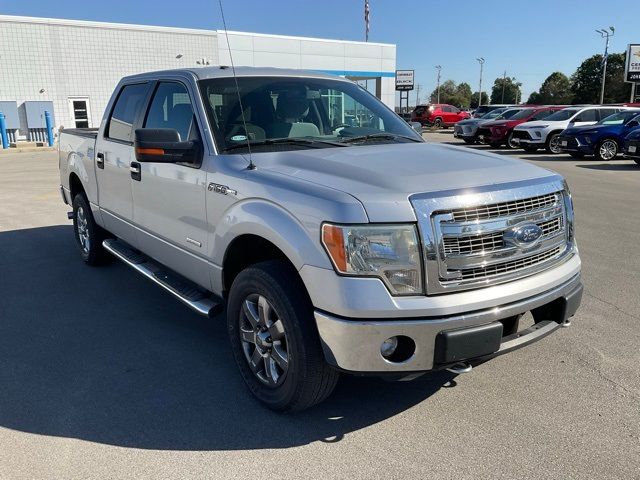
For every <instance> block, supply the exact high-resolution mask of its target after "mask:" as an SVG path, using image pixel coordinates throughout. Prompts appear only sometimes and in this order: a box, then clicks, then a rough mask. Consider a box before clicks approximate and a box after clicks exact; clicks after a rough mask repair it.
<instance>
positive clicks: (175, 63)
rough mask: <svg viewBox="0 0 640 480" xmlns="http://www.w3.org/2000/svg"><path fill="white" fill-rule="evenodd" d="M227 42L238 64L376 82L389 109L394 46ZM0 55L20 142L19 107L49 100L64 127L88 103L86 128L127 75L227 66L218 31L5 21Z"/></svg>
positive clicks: (3, 96)
mask: <svg viewBox="0 0 640 480" xmlns="http://www.w3.org/2000/svg"><path fill="white" fill-rule="evenodd" d="M229 42H230V44H231V49H232V52H233V59H234V62H235V64H236V65H248V66H258V67H262V66H269V67H280V68H299V69H304V70H317V71H322V72H328V73H334V74H336V75H342V76H347V77H349V78H354V79H364V78H376V79H379V80H378V81H380V90H379V95H380V97H381V99H382V101H383V102H385V103H386V104H387V105H388V106H389V107H391V108H393V107H394V104H395V95H394V72H395V63H396V47H395V45H389V44H379V43H363V42H345V41H339V40H326V39H316V38H306V37H287V36H281V35H262V34H256V33H244V32H229ZM179 55H180V56H181V58H177V57H178V56H179ZM0 56H1V57H0V59H1V62H2V63H1V65H0V101H1V100H13V101H16V102H17V103H18V105H19V114H20V117H21V129H20V132H19V138H22V139H24V138H25V137H26V134H27V128H26V118H25V115H24V108H22V107H20V106H21V105H22V103H23V102H25V101H30V100H41V101H43V100H49V101H53V103H54V112H53V113H54V123H55V126H56V127H58V128H59V127H60V126H65V127H67V128H69V127H73V126H74V125H73V124H72V116H71V111H70V108H69V102H68V100H69V98H71V97H88V98H89V109H90V126H93V127H97V126H99V124H100V120H101V118H102V114H103V112H104V109H105V107H106V104H107V102H108V100H109V97H110V96H111V94H112V92H113V89H114V87H115V85H116V84H117V83H118V81H119V80H120V79H121V78H122V77H123V76H125V75H131V74H135V73H140V72H145V71H150V70H162V69H168V68H181V67H197V66H198V63H197V62H198V61H202V60H205V63H206V64H209V65H229V64H230V63H231V62H230V59H229V51H228V48H227V39H226V37H225V35H224V31H218V32H216V31H212V30H211V31H210V30H195V29H184V28H171V27H156V26H143V25H127V24H115V23H102V22H87V21H75V20H57V19H46V18H33V17H14V16H3V15H0Z"/></svg>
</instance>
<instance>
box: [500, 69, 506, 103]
mask: <svg viewBox="0 0 640 480" xmlns="http://www.w3.org/2000/svg"><path fill="white" fill-rule="evenodd" d="M506 82H507V71H506V70H505V71H504V73H503V74H502V101H501V102H500V103H501V104H503V105H504V87H505V83H506Z"/></svg>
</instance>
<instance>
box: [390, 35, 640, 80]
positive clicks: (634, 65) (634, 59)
mask: <svg viewBox="0 0 640 480" xmlns="http://www.w3.org/2000/svg"><path fill="white" fill-rule="evenodd" d="M624 81H625V82H630V83H640V44H635V45H629V49H628V50H627V64H626V67H625V69H624ZM396 82H397V80H396Z"/></svg>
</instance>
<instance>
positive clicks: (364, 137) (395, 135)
mask: <svg viewBox="0 0 640 480" xmlns="http://www.w3.org/2000/svg"><path fill="white" fill-rule="evenodd" d="M378 138H380V139H385V138H388V139H390V140H395V139H396V138H402V139H403V140H410V141H412V142H419V143H422V140H418V139H417V138H415V137H410V136H409V135H400V134H398V133H389V132H380V133H370V134H369V135H358V136H357V137H348V138H345V139H344V140H341V141H342V143H354V142H366V141H367V140H370V139H378Z"/></svg>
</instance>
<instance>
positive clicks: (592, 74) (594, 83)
mask: <svg viewBox="0 0 640 480" xmlns="http://www.w3.org/2000/svg"><path fill="white" fill-rule="evenodd" d="M625 58H626V53H612V54H610V55H609V58H608V61H607V77H606V82H605V94H604V103H620V102H627V101H629V97H630V96H631V84H630V83H625V82H624V78H623V77H624V64H625ZM601 88H602V55H593V56H591V57H589V58H587V59H586V60H585V61H583V62H582V64H580V66H579V67H578V69H577V70H576V71H575V73H574V74H573V75H572V76H571V92H572V93H573V103H599V102H600V89H601Z"/></svg>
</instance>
